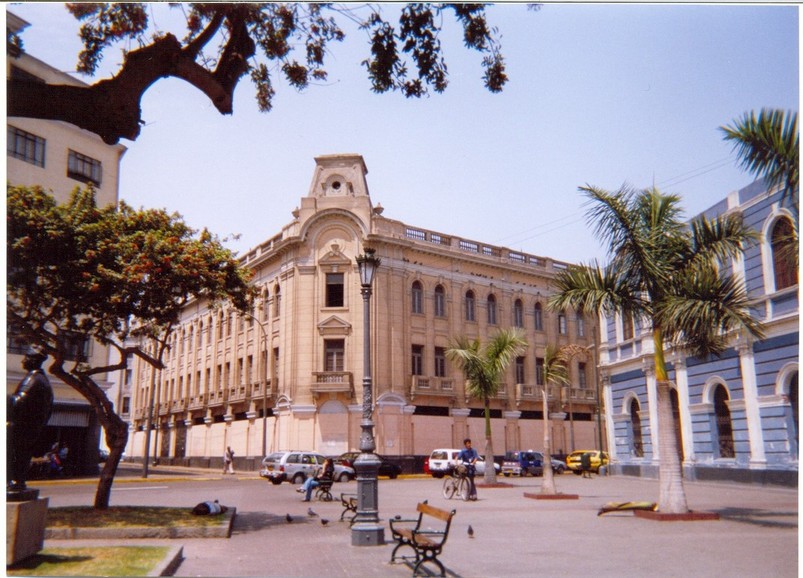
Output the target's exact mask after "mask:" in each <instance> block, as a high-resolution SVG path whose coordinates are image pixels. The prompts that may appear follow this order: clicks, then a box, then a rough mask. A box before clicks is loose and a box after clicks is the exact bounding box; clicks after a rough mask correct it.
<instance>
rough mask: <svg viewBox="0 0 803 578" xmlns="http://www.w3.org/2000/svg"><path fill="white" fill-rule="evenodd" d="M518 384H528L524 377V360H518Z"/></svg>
mask: <svg viewBox="0 0 803 578" xmlns="http://www.w3.org/2000/svg"><path fill="white" fill-rule="evenodd" d="M516 383H527V381H526V379H525V375H524V358H523V357H517V358H516Z"/></svg>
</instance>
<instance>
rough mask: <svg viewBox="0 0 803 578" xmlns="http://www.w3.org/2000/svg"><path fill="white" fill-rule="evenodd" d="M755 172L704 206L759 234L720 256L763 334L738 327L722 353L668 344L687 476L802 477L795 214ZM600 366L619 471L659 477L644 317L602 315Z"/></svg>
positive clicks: (710, 213)
mask: <svg viewBox="0 0 803 578" xmlns="http://www.w3.org/2000/svg"><path fill="white" fill-rule="evenodd" d="M781 197H782V195H781V193H780V192H779V191H777V190H772V191H767V190H766V187H765V186H764V185H763V182H762V181H757V182H755V183H753V184H751V185H749V186H747V187H745V188H743V189H741V190H739V191H736V192H734V193H732V194H731V195H729V196H728V197H727V198H726V199H724V200H723V201H722V202H720V203H718V204H717V205H715V206H713V207H711V208H710V209H708V210H707V211H705V214H706V215H707V216H714V215H717V214H723V213H725V212H738V213H741V214H742V216H743V218H744V219H745V221H746V223H747V224H748V225H749V226H750V227H751V228H752V229H754V230H755V231H756V232H757V233H758V234H759V239H758V242H756V243H755V244H753V245H752V246H750V247H748V249H747V250H746V252H745V254H744V258H743V259H739V260H737V261H734V262H731V263H723V264H722V266H723V268H725V269H727V270H731V271H733V272H735V273H736V275H737V276H738V277H739V278H741V279H742V280H743V281H744V283H745V284H746V288H747V291H748V294H749V296H750V298H751V300H752V304H753V310H754V313H755V315H756V317H757V318H759V319H761V321H762V322H763V323H764V324H765V333H766V335H765V337H764V338H763V339H759V340H753V339H750V338H747V337H745V336H744V335H733V336H732V337H731V340H730V348H729V349H728V350H727V351H726V352H725V353H724V354H722V355H721V356H720V357H719V358H705V359H701V358H697V357H686V356H684V355H682V354H680V353H678V352H667V362H668V363H669V366H670V370H671V371H670V379H671V380H672V382H673V390H672V397H673V405H674V409H675V412H674V413H675V424H674V427H675V428H676V429H677V431H678V434H679V435H678V439H679V446H680V447H679V451H680V453H681V459H682V463H683V471H684V476H685V477H686V478H687V479H700V480H718V479H728V480H735V481H747V482H756V483H778V484H788V485H796V484H797V471H798V454H799V450H798V363H799V362H798V354H799V315H798V306H799V294H798V292H799V285H798V263H797V258H796V246H795V245H794V243H793V241H792V237H791V233H792V230H793V223H794V220H795V219H797V214H796V213H795V212H794V211H793V210H791V209H790V207H789V204H788V201H784V202H782V198H781ZM602 326H603V330H602V339H601V350H600V361H601V363H600V372H601V379H602V382H603V384H604V389H603V390H604V404H605V407H606V408H607V413H606V417H607V419H608V423H607V426H608V429H607V431H608V438H609V439H608V444H609V447H610V448H611V449H610V452H611V457H612V461H613V462H614V466H613V468H614V471H619V472H621V473H625V474H633V475H643V476H648V477H657V471H658V461H659V457H660V456H659V455H658V427H657V409H656V383H655V375H654V371H653V359H652V352H653V348H652V335H651V333H650V332H649V328H648V327H645V324H643V323H641V320H639V319H622V318H621V317H620V316H616V317H610V318H607V319H604V320H602Z"/></svg>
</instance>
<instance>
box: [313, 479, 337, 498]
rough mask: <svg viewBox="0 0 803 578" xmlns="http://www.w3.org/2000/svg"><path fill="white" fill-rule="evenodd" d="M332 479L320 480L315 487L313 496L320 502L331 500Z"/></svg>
mask: <svg viewBox="0 0 803 578" xmlns="http://www.w3.org/2000/svg"><path fill="white" fill-rule="evenodd" d="M333 483H334V481H333V480H321V481H320V482H318V485H317V486H316V487H315V497H316V498H317V499H318V500H319V501H321V502H331V501H332V500H333V499H334V498H333V497H332V484H333Z"/></svg>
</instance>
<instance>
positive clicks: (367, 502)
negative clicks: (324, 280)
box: [351, 248, 385, 546]
mask: <svg viewBox="0 0 803 578" xmlns="http://www.w3.org/2000/svg"><path fill="white" fill-rule="evenodd" d="M374 253H375V251H374V250H373V249H369V248H365V253H364V254H363V255H359V256H358V257H357V267H358V268H359V270H360V286H361V290H360V293H361V294H362V299H363V369H364V377H363V380H362V421H361V422H360V428H361V429H362V432H361V433H360V455H359V456H358V457H357V459H356V460H354V469H355V470H356V472H357V512H356V515H355V517H354V525H353V526H352V527H351V545H352V546H379V545H382V544H384V543H385V529H384V528H383V527H382V525H380V523H379V488H378V485H377V475H378V473H379V464H380V461H379V458H378V457H377V455H376V454H375V453H374V450H376V442H375V441H374V422H373V419H372V414H373V392H372V378H371V285H372V283H373V281H374V273H375V272H376V270H377V268H378V267H379V263H380V260H379V258H378V257H376V256H375V255H374Z"/></svg>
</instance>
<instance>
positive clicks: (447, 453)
mask: <svg viewBox="0 0 803 578" xmlns="http://www.w3.org/2000/svg"><path fill="white" fill-rule="evenodd" d="M459 454H460V450H457V449H454V448H440V449H437V450H432V453H431V454H429V460H428V461H427V463H428V464H429V465H428V467H429V473H430V474H432V477H433V478H442V477H443V476H446V475H451V473H452V470H453V469H454V467H455V466H456V465H457V456H458V455H459ZM476 466H477V475H480V476H481V475H483V474H484V473H485V460H484V459H483V458H482V456H480V457H479V459H478V460H477V463H476ZM494 469H495V470H496V473H497V474H498V473H499V472H500V470H501V466H500V465H499V464H497V463H495V462H494Z"/></svg>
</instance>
